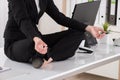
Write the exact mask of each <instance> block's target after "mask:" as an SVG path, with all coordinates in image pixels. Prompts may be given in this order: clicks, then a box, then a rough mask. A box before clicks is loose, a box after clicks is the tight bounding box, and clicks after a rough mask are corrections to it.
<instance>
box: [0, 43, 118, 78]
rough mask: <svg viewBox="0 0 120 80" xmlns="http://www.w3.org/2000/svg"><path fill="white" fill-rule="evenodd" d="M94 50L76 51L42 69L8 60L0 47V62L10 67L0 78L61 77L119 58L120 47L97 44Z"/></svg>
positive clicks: (0, 74)
mask: <svg viewBox="0 0 120 80" xmlns="http://www.w3.org/2000/svg"><path fill="white" fill-rule="evenodd" d="M94 50H95V51H94V54H92V55H82V54H80V53H76V55H75V56H74V57H72V58H70V59H68V60H65V61H60V62H53V63H51V64H48V65H47V66H46V67H45V68H42V69H41V68H40V69H34V68H33V67H32V66H31V65H29V64H24V63H18V62H14V61H11V60H9V59H8V58H6V57H5V56H4V55H3V54H4V52H3V49H0V61H1V59H2V62H4V63H1V64H2V65H3V66H6V67H10V68H11V70H9V71H6V72H3V73H0V80H51V79H52V80H53V79H54V80H56V78H57V79H62V78H65V77H68V76H72V75H75V74H78V73H82V72H86V71H88V70H90V69H93V68H96V67H98V66H102V65H104V64H107V63H110V62H113V61H116V60H119V59H120V47H115V46H107V45H104V44H99V45H98V46H96V47H95V49H94ZM1 57H2V58H1Z"/></svg>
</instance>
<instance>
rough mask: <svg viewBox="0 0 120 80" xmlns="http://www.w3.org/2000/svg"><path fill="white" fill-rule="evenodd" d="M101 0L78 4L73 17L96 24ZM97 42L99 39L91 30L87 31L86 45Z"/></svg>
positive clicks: (89, 23) (88, 23)
mask: <svg viewBox="0 0 120 80" xmlns="http://www.w3.org/2000/svg"><path fill="white" fill-rule="evenodd" d="M100 2H101V1H100V0H99V1H93V2H86V3H80V4H76V5H75V8H74V12H73V16H72V18H73V19H74V20H76V21H78V22H82V23H85V24H87V25H94V22H95V19H96V15H97V12H98V9H99V6H100ZM96 44H97V40H96V39H95V38H94V37H93V36H92V35H91V34H90V33H89V32H85V47H90V46H91V45H96Z"/></svg>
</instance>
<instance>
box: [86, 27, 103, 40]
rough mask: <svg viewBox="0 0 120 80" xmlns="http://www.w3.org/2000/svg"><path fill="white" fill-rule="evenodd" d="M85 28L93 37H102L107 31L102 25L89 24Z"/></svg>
mask: <svg viewBox="0 0 120 80" xmlns="http://www.w3.org/2000/svg"><path fill="white" fill-rule="evenodd" d="M85 30H86V31H88V32H90V33H91V34H92V35H93V37H95V38H97V39H101V38H102V37H103V36H104V35H105V31H104V30H103V29H102V28H100V27H95V26H87V27H86V29H85Z"/></svg>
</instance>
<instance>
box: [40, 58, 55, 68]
mask: <svg viewBox="0 0 120 80" xmlns="http://www.w3.org/2000/svg"><path fill="white" fill-rule="evenodd" d="M52 61H53V59H52V58H51V57H50V58H49V59H48V61H46V60H44V62H43V64H42V66H41V67H42V68H43V67H46V66H47V64H49V63H51V62H52Z"/></svg>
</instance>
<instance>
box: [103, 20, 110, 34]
mask: <svg viewBox="0 0 120 80" xmlns="http://www.w3.org/2000/svg"><path fill="white" fill-rule="evenodd" d="M109 26H110V25H109V23H108V22H105V23H104V24H103V29H104V31H105V32H106V34H108V33H109V30H108V28H109Z"/></svg>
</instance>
